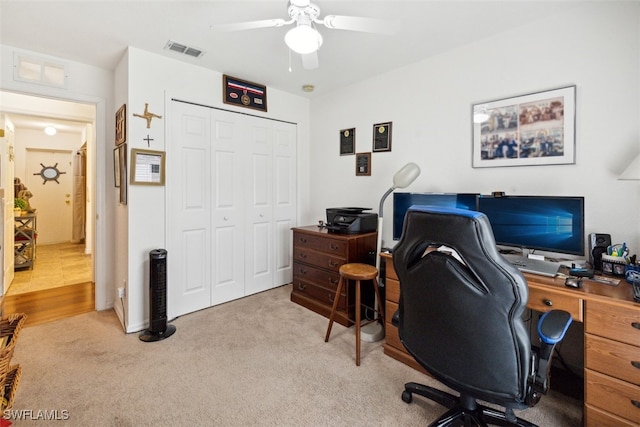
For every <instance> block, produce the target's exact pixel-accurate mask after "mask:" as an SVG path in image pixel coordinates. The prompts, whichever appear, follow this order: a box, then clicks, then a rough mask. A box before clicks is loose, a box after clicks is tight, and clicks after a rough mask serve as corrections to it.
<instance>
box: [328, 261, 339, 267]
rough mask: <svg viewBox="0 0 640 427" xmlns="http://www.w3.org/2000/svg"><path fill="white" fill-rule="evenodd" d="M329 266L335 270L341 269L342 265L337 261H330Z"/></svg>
mask: <svg viewBox="0 0 640 427" xmlns="http://www.w3.org/2000/svg"><path fill="white" fill-rule="evenodd" d="M329 266H330V267H333V268H336V267H339V266H340V263H339V262H337V261H332V260H329Z"/></svg>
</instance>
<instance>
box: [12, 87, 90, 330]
mask: <svg viewBox="0 0 640 427" xmlns="http://www.w3.org/2000/svg"><path fill="white" fill-rule="evenodd" d="M11 95H12V97H18V98H19V99H20V105H21V109H20V111H19V113H15V112H12V111H11V106H10V105H5V103H4V102H3V105H0V111H1V112H3V113H5V114H6V117H8V119H9V120H10V121H11V123H12V124H13V127H14V135H13V139H14V141H13V145H14V147H13V153H14V164H13V166H14V167H13V169H14V178H18V179H19V180H20V181H21V183H22V184H23V186H25V187H27V189H28V190H29V192H30V193H31V194H32V196H31V198H30V200H29V202H30V204H31V205H32V206H31V207H32V208H33V209H35V212H34V214H35V216H36V221H37V222H36V227H35V229H36V236H37V237H36V244H35V247H34V248H33V257H34V260H33V263H32V266H31V267H30V268H16V269H15V273H14V278H13V280H12V281H11V283H10V285H9V288H8V290H7V292H6V294H5V311H6V312H7V313H10V312H12V311H19V312H27V314H28V315H29V318H28V320H27V322H28V323H29V324H36V323H42V322H44V321H49V320H54V319H56V318H60V317H66V316H68V315H75V314H79V313H82V312H86V311H92V310H94V309H95V284H94V282H95V280H94V260H93V254H94V250H93V248H94V242H93V240H94V239H93V238H92V233H91V230H93V229H94V227H93V224H91V223H88V222H87V221H88V220H87V218H88V216H87V211H89V212H91V210H92V207H89V208H88V207H87V206H88V205H89V204H90V203H91V201H92V200H93V197H91V196H90V193H91V190H90V187H89V184H90V183H93V182H95V171H94V170H92V168H87V165H90V164H92V163H93V162H90V161H87V157H88V156H95V135H94V129H95V120H96V113H95V106H92V105H89V104H82V103H75V102H69V101H53V102H54V103H56V105H55V108H54V109H53V110H55V113H48V114H47V113H46V112H43V110H42V109H41V107H39V103H40V102H45V101H42V98H38V97H36V96H31V95H17V94H11ZM6 99H8V98H7V97H3V101H5V100H6ZM9 99H13V98H9ZM51 103H52V100H51V99H46V104H47V107H49V109H50V107H51V105H50V104H51ZM24 105H29V106H31V107H29V108H26V109H25V108H24ZM87 111H92V113H90V114H87V113H86V112H87ZM43 124H47V125H52V126H53V127H55V128H57V130H58V131H57V134H56V136H54V137H48V136H46V135H45V134H44V132H42V127H43ZM5 161H6V159H4V158H3V163H4V162H5ZM3 166H4V165H3ZM7 169H11V168H4V167H3V170H7ZM52 172H56V173H55V174H52ZM54 175H55V176H54ZM5 181H9V179H5ZM4 187H5V197H6V198H10V199H13V195H14V189H13V188H12V187H11V186H9V185H6V183H5V184H4ZM5 233H7V230H5ZM9 249H10V250H11V248H9ZM20 302H22V303H26V305H23V306H22V307H20V306H19V305H16V304H17V303H20ZM56 313H57V314H56Z"/></svg>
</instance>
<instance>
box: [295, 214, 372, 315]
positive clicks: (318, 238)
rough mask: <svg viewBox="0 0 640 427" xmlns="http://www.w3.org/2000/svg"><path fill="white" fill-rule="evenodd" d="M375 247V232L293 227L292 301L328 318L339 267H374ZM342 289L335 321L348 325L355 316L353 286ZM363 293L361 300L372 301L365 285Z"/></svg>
mask: <svg viewBox="0 0 640 427" xmlns="http://www.w3.org/2000/svg"><path fill="white" fill-rule="evenodd" d="M376 244H377V234H376V233H363V234H336V233H329V232H328V231H327V230H326V229H321V228H319V227H317V226H307V227H298V228H294V229H293V290H292V291H291V301H293V302H295V303H298V304H300V305H303V306H305V307H307V308H308V309H310V310H313V311H315V312H316V313H319V314H321V315H323V316H325V317H327V318H328V317H329V315H330V314H331V307H332V305H333V298H334V297H335V292H336V287H337V285H338V280H339V279H340V274H339V273H338V271H339V269H340V266H342V265H343V264H347V263H352V262H362V263H366V264H371V265H375V253H376ZM343 289H344V290H343V292H342V295H341V296H340V302H339V304H338V312H337V313H336V319H335V321H336V322H338V323H340V324H341V325H344V326H349V324H350V322H349V320H348V319H349V317H350V318H351V319H354V316H355V305H354V301H355V290H354V287H353V286H347V287H346V288H343ZM362 291H363V295H362V298H363V301H366V300H367V299H371V298H372V293H373V291H372V290H371V293H370V294H369V293H368V292H369V287H368V286H366V287H364V288H363V290H362ZM371 305H372V304H371ZM348 316H349V317H348Z"/></svg>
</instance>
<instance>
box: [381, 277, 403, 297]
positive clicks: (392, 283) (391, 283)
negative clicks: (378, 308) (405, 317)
mask: <svg viewBox="0 0 640 427" xmlns="http://www.w3.org/2000/svg"><path fill="white" fill-rule="evenodd" d="M384 292H385V298H386V299H387V300H388V301H393V302H400V282H398V281H397V280H395V279H389V278H387V281H386V282H385V291H384Z"/></svg>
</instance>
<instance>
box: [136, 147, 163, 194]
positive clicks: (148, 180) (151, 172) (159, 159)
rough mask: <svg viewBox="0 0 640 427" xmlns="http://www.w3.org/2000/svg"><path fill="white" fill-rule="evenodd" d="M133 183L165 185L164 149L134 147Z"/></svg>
mask: <svg viewBox="0 0 640 427" xmlns="http://www.w3.org/2000/svg"><path fill="white" fill-rule="evenodd" d="M131 184H136V185H164V151H153V150H141V149H135V148H134V149H132V150H131Z"/></svg>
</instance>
